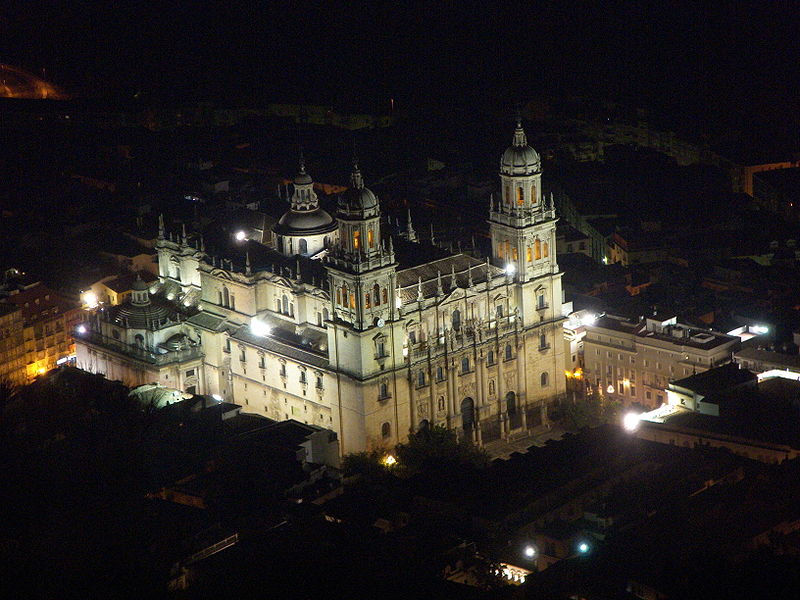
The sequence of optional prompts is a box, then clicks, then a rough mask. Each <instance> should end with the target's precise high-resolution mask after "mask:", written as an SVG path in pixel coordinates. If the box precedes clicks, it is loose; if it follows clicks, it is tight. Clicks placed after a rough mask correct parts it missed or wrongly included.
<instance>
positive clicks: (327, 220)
mask: <svg viewBox="0 0 800 600" xmlns="http://www.w3.org/2000/svg"><path fill="white" fill-rule="evenodd" d="M336 228H337V225H336V221H334V219H333V217H331V216H330V215H329V214H328V213H327V212H326V211H325V210H324V209H322V208H320V206H319V198H318V197H317V194H316V192H315V191H314V180H313V179H311V176H310V175H309V174H308V173H307V172H306V163H305V160H304V159H303V156H302V154H301V155H300V171H299V172H298V174H297V176H296V177H295V178H294V192H293V193H292V198H291V208H290V209H289V210H288V211H287V212H286V213H284V215H283V216H282V217H281V218H280V220H279V221H278V223H277V224H276V225H275V226H274V227H273V229H272V230H273V231H274V232H275V234H276V236H277V244H278V250H279V251H280V252H281V253H283V254H286V255H288V256H292V255H294V254H302V255H313V254H316V253H317V252H318V251H319V250H321V249H322V248H323V247H324V246H325V245H326V242H325V240H326V237H327V235H328V234H330V233H331V232H333V231H336ZM295 238H300V239H295Z"/></svg>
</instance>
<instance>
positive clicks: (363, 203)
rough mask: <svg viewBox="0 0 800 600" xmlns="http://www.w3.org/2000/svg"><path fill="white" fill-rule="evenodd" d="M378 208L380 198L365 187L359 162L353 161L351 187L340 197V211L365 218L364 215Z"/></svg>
mask: <svg viewBox="0 0 800 600" xmlns="http://www.w3.org/2000/svg"><path fill="white" fill-rule="evenodd" d="M378 208H379V207H378V197H377V196H376V195H375V194H374V193H373V192H372V190H371V189H369V188H368V187H366V186H364V178H363V177H362V175H361V170H360V169H359V168H358V161H356V160H355V159H353V170H352V172H351V173H350V187H349V188H347V189H346V190H345V191H344V193H343V194H342V195H341V196H339V211H340V212H343V213H358V214H359V215H362V216H363V213H365V212H373V211H377V210H378Z"/></svg>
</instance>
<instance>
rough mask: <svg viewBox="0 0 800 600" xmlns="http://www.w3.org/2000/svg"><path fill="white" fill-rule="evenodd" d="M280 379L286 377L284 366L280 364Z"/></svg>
mask: <svg viewBox="0 0 800 600" xmlns="http://www.w3.org/2000/svg"><path fill="white" fill-rule="evenodd" d="M281 377H286V365H285V364H283V363H281Z"/></svg>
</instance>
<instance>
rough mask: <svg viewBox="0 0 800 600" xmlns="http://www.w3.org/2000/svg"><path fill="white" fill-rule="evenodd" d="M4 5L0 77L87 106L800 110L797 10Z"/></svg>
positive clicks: (741, 116) (578, 5) (730, 119)
mask: <svg viewBox="0 0 800 600" xmlns="http://www.w3.org/2000/svg"><path fill="white" fill-rule="evenodd" d="M6 4H7V6H6V7H5V9H3V11H2V12H0V62H6V63H11V64H17V65H22V66H24V67H26V68H28V69H30V70H32V71H35V72H37V73H41V69H42V68H46V69H47V75H48V78H50V79H52V80H53V81H55V82H56V83H59V84H62V85H63V86H65V87H66V88H67V89H68V90H69V91H71V92H73V93H75V94H79V95H89V96H106V97H108V96H110V97H123V98H124V97H130V96H132V95H133V94H134V93H136V92H140V93H141V94H142V95H143V96H144V97H150V98H152V99H154V100H167V101H171V102H173V101H175V100H182V99H210V100H215V101H219V102H227V103H231V102H236V103H245V104H253V103H256V104H257V103H259V102H263V101H274V100H296V101H305V102H325V103H335V104H339V105H342V106H346V105H357V106H363V107H365V108H373V107H375V106H383V105H385V104H386V103H387V102H388V99H389V98H395V100H396V102H397V104H398V107H401V108H403V107H404V108H427V107H434V108H442V107H446V106H454V107H470V106H474V107H481V108H483V107H493V108H494V109H495V110H497V109H498V108H501V109H502V108H503V107H504V106H511V105H513V103H514V102H515V101H520V100H525V99H527V98H529V97H534V96H541V95H553V96H559V95H570V94H581V95H589V96H592V97H612V98H615V99H622V100H624V101H626V102H629V103H631V104H633V105H637V106H639V105H642V106H650V107H653V108H656V109H658V110H659V111H663V112H667V113H670V114H674V115H684V114H685V115H689V116H692V117H694V116H697V117H699V118H710V119H713V120H720V121H722V122H723V123H724V124H726V125H727V124H732V125H734V126H737V121H739V122H740V123H739V124H746V122H747V121H748V119H750V118H752V117H753V116H754V115H757V116H765V117H766V118H768V119H770V120H775V119H790V120H791V121H792V122H794V119H795V117H794V115H795V114H796V113H797V112H798V108H800V107H798V102H797V98H798V89H797V88H798V82H799V81H800V66H798V64H799V63H798V60H797V57H798V50H800V48H798V45H800V41H799V40H800V36H798V35H797V32H798V30H800V29H799V28H798V25H800V11H798V10H796V5H793V4H791V3H788V2H778V1H775V2H737V3H727V2H724V3H717V4H716V5H714V6H711V5H710V3H705V2H702V3H695V2H692V3H684V2H662V3H657V7H656V6H645V5H650V4H651V3H634V2H624V3H619V4H617V5H614V3H608V2H604V3H583V2H569V3H567V2H532V3H525V8H520V7H519V6H518V4H517V3H512V2H501V3H492V2H490V3H481V4H478V3H475V4H473V3H455V2H432V3H422V2H398V3H392V5H391V6H389V3H380V2H376V3H365V4H364V5H363V6H355V5H356V4H357V3H344V2H329V3H311V2H310V3H284V2H251V3H246V2H241V3H203V2H187V3H180V6H171V5H172V4H173V3H158V4H155V3H145V2H130V3H90V2H64V3H54V2H49V3H48V2H42V3H34V6H33V7H31V6H30V3H21V2H20V3H6ZM175 4H178V3H175ZM319 4H322V5H324V6H323V7H322V8H320V7H319V6H317V5H319ZM652 4H656V3H652ZM167 5H170V6H167Z"/></svg>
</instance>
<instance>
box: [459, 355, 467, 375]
mask: <svg viewBox="0 0 800 600" xmlns="http://www.w3.org/2000/svg"><path fill="white" fill-rule="evenodd" d="M461 372H462V373H469V357H468V356H465V357H464V358H462V359H461Z"/></svg>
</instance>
